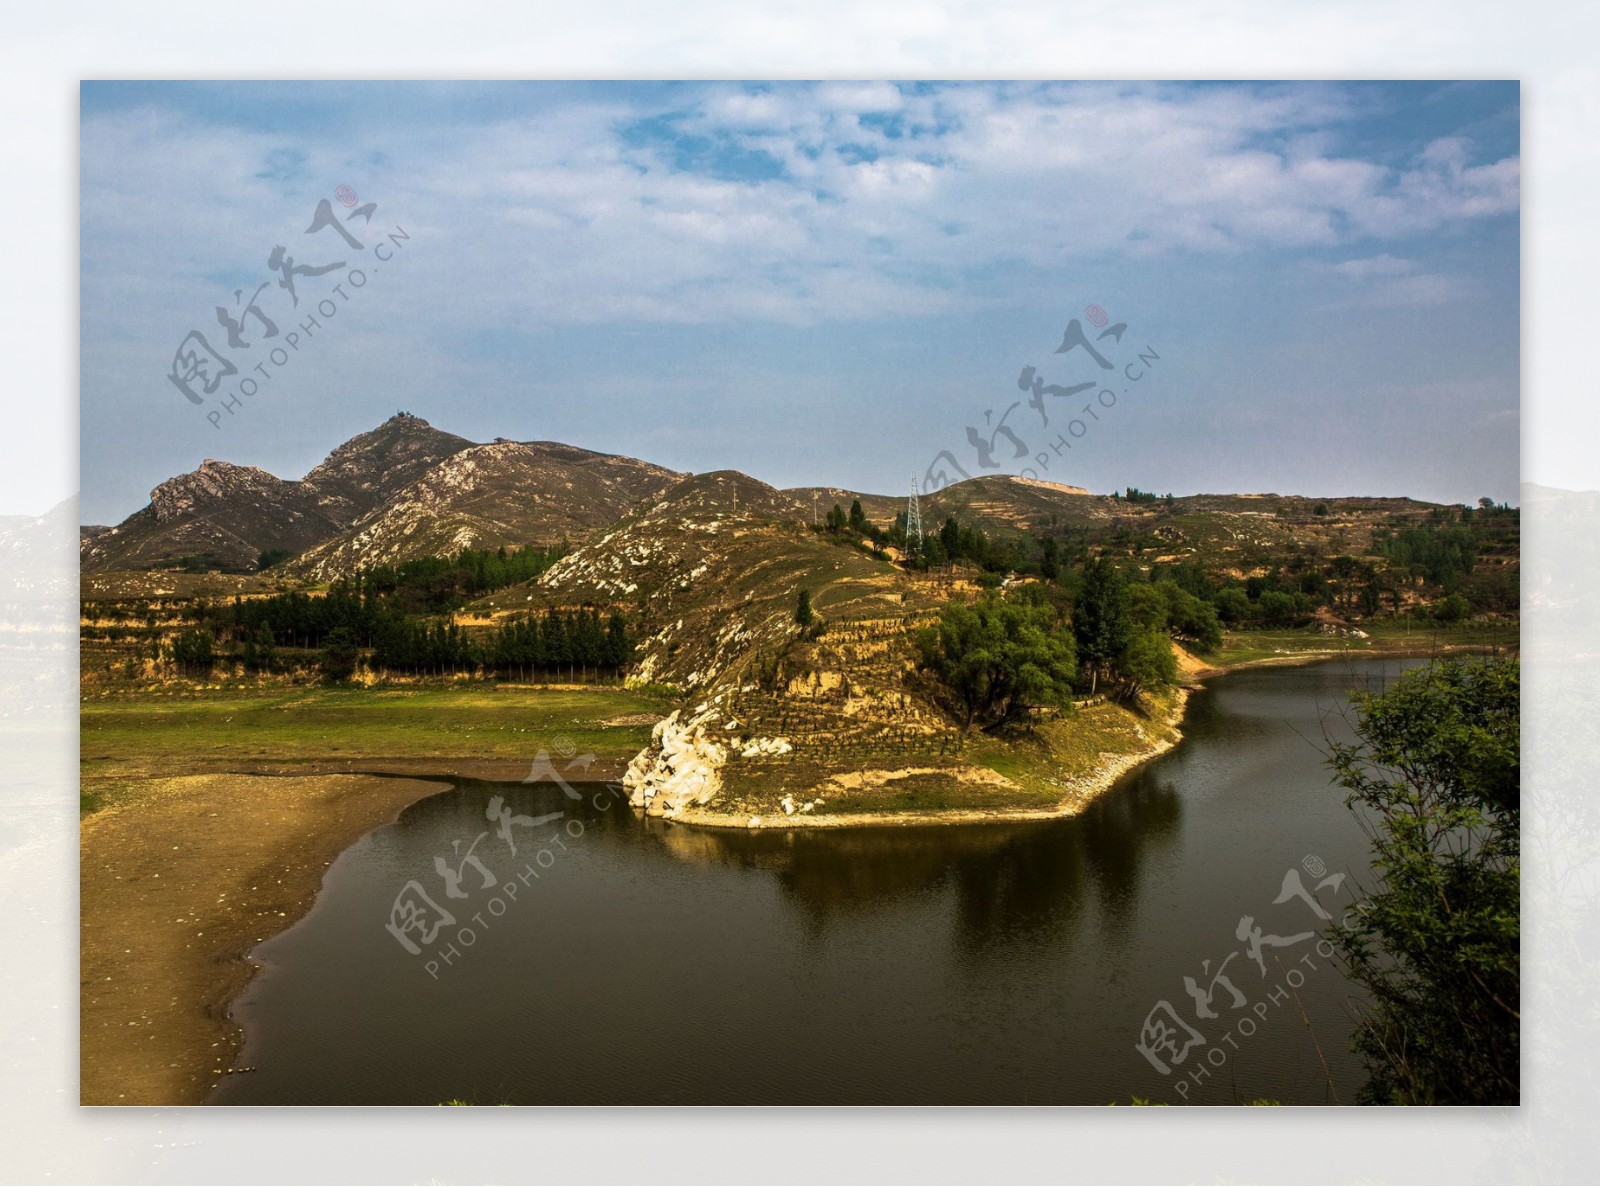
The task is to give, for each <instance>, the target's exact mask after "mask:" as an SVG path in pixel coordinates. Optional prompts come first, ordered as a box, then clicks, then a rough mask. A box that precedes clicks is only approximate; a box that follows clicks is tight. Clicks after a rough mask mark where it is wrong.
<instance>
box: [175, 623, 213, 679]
mask: <svg viewBox="0 0 1600 1187" xmlns="http://www.w3.org/2000/svg"><path fill="white" fill-rule="evenodd" d="M167 655H168V658H170V659H171V660H172V662H173V663H175V664H177V665H178V667H179V668H180V669H181V670H182V671H184V672H186V673H189V674H191V675H197V676H204V675H207V674H208V673H209V672H210V671H211V667H212V665H213V664H215V663H216V658H217V657H216V651H215V649H214V648H213V647H212V645H211V632H210V631H208V630H199V631H184V632H183V633H182V634H179V635H176V636H174V638H173V640H172V642H171V643H170V644H169V645H168V647H167Z"/></svg>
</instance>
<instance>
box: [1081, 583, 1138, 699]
mask: <svg viewBox="0 0 1600 1187" xmlns="http://www.w3.org/2000/svg"><path fill="white" fill-rule="evenodd" d="M1072 630H1073V634H1074V635H1075V636H1076V639H1077V644H1078V661H1079V662H1080V663H1081V664H1083V666H1084V668H1085V670H1086V671H1087V672H1088V673H1089V691H1090V692H1094V691H1095V690H1096V689H1097V688H1098V687H1099V684H1100V677H1101V676H1102V675H1105V674H1106V673H1108V672H1109V671H1110V670H1111V667H1112V665H1113V664H1114V663H1115V662H1116V661H1117V658H1118V657H1119V656H1121V655H1122V653H1123V651H1124V650H1126V648H1127V646H1128V644H1129V643H1131V642H1132V641H1133V625H1132V623H1131V622H1130V621H1129V604H1128V586H1127V583H1126V582H1125V581H1124V580H1123V579H1122V574H1121V573H1120V572H1119V571H1118V570H1117V567H1116V566H1115V565H1114V564H1112V563H1111V560H1110V558H1108V557H1103V556H1102V557H1100V558H1098V559H1096V560H1092V561H1090V562H1089V564H1088V566H1087V567H1086V568H1085V569H1084V573H1083V587H1082V589H1080V590H1079V593H1078V600H1077V604H1076V605H1074V606H1073V608H1072Z"/></svg>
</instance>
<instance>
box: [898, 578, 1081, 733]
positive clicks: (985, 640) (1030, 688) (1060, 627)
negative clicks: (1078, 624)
mask: <svg viewBox="0 0 1600 1187" xmlns="http://www.w3.org/2000/svg"><path fill="white" fill-rule="evenodd" d="M917 644H918V649H919V651H920V652H921V657H922V666H923V667H924V668H925V669H926V670H928V671H930V672H932V673H933V674H934V675H935V676H937V677H938V679H939V680H940V682H941V683H943V684H944V685H945V687H946V688H948V689H949V690H950V692H951V694H952V695H953V697H954V699H955V701H956V703H957V705H958V706H959V708H960V710H961V711H962V712H963V713H964V715H965V718H966V725H967V728H968V729H970V728H972V726H973V725H975V724H976V725H980V726H982V727H983V728H984V729H986V730H990V731H994V730H998V729H1000V728H1001V727H1002V726H1005V725H1007V724H1008V723H1010V722H1014V721H1017V720H1019V719H1021V718H1022V717H1024V716H1026V714H1027V711H1028V710H1029V709H1030V708H1033V707H1035V706H1052V707H1061V706H1065V705H1067V704H1069V703H1070V698H1071V695H1072V678H1073V676H1074V674H1075V673H1076V671H1077V657H1076V656H1075V654H1074V648H1073V641H1072V633H1071V631H1069V630H1068V629H1067V627H1066V626H1065V624H1063V623H1062V622H1061V620H1060V618H1059V616H1058V615H1057V613H1056V611H1055V609H1054V608H1053V607H1051V606H1050V605H1048V604H1047V603H1040V602H1029V603H1021V602H1008V601H1003V600H1002V599H1000V598H998V597H995V596H992V595H991V596H987V597H985V598H984V599H983V600H982V601H980V602H978V603H977V604H976V605H972V606H960V605H953V606H946V607H945V609H944V611H943V612H942V613H941V615H940V617H939V622H938V625H936V626H931V627H927V628H925V629H924V630H923V631H922V632H921V633H920V634H919V636H918V639H917Z"/></svg>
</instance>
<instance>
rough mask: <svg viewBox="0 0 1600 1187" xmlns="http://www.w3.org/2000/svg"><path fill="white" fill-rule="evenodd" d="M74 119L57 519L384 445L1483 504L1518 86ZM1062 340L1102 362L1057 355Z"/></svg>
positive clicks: (885, 88)
mask: <svg viewBox="0 0 1600 1187" xmlns="http://www.w3.org/2000/svg"><path fill="white" fill-rule="evenodd" d="M81 110H82V115H81V119H82V158H81V159H82V164H81V168H82V204H81V217H82V228H81V230H82V234H81V261H82V265H81V266H82V275H81V311H82V325H81V367H82V374H81V380H82V387H81V390H82V411H81V422H80V423H81V439H82V457H81V481H82V497H83V501H82V515H83V518H84V521H85V522H116V521H118V520H120V519H121V518H123V517H124V516H125V515H127V514H129V513H130V512H132V511H134V510H136V509H137V508H138V507H140V506H141V505H143V503H144V502H145V501H146V500H147V498H148V494H149V490H150V488H151V487H152V486H153V485H155V484H156V483H157V482H159V481H161V480H162V479H164V478H166V477H168V476H170V475H172V474H174V473H178V472H180V471H184V470H188V469H192V468H194V467H195V466H196V465H198V464H199V463H200V461H201V460H202V459H204V458H207V457H216V458H223V459H226V460H229V461H235V462H240V463H248V464H253V465H259V466H262V467H264V468H266V469H268V470H271V471H272V472H274V473H276V474H279V475H281V476H283V477H299V476H300V475H301V474H303V473H304V472H305V471H306V470H307V469H309V468H310V467H311V466H312V465H314V464H315V463H316V462H317V461H318V460H320V459H321V457H322V456H323V455H324V454H325V453H326V452H327V451H328V450H329V449H330V448H331V447H332V446H334V445H335V444H337V443H338V442H340V441H342V440H344V439H346V438H347V437H350V436H352V435H354V434H355V433H358V432H361V431H363V430H365V429H369V428H371V427H373V426H374V425H375V424H377V423H378V422H380V421H382V420H383V419H385V418H386V417H388V416H390V415H391V414H393V413H394V412H395V411H397V410H400V409H404V410H406V411H410V412H413V413H415V414H417V415H419V416H422V417H425V418H426V419H427V420H429V421H431V422H433V423H434V424H435V425H438V426H439V427H441V428H445V429H449V430H451V431H453V432H456V433H459V434H461V435H463V436H467V437H471V438H473V439H476V440H491V439H493V438H495V437H497V436H502V437H510V438H515V439H519V440H529V439H555V440H562V441H568V442H571V443H573V444H577V445H583V446H586V447H589V448H593V449H600V450H606V451H610V452H619V453H627V454H632V455H635V456H639V457H643V458H647V459H650V460H652V461H656V462H660V463H662V464H664V465H668V466H672V467H674V468H677V469H683V470H709V469H718V468H724V467H733V468H738V469H741V470H744V471H746V472H748V473H751V474H753V475H755V476H756V477H758V478H761V479H763V480H765V481H768V482H771V483H774V484H776V485H780V486H783V485H798V484H803V483H827V484H832V485H838V486H846V487H853V488H857V489H867V490H877V491H889V492H899V491H901V490H903V489H905V488H906V487H907V486H908V485H909V484H910V481H911V478H912V476H913V475H918V476H925V475H927V473H928V471H929V468H930V465H934V466H935V468H936V469H939V468H942V470H943V472H944V473H946V474H947V475H953V473H954V468H955V467H960V469H961V471H962V472H966V473H971V474H977V473H980V472H984V470H985V466H984V463H985V461H987V462H989V463H990V464H991V466H992V469H991V470H990V471H989V472H994V470H997V469H1005V470H1009V471H1011V472H1033V473H1037V474H1038V475H1039V476H1040V477H1044V478H1049V479H1053V480H1057V481H1063V482H1069V483H1073V484H1076V485H1081V486H1087V487H1089V488H1090V489H1092V490H1096V491H1110V490H1112V489H1115V488H1120V487H1122V486H1126V485H1130V484H1131V485H1134V486H1139V487H1142V488H1145V489H1153V490H1157V491H1160V492H1165V491H1169V490H1170V491H1173V492H1175V493H1180V494H1182V493H1193V492H1200V491H1279V492H1294V493H1304V494H1317V495H1338V494H1395V495H1398V494H1406V495H1413V496H1417V497H1421V498H1428V499H1438V500H1446V501H1470V500H1474V499H1476V498H1478V497H1479V496H1481V495H1489V496H1492V497H1494V498H1496V499H1511V500H1515V499H1516V484H1517V478H1518V473H1517V467H1518V419H1517V410H1518V320H1519V312H1520V310H1519V287H1518V275H1519V253H1518V237H1519V214H1518V208H1519V191H1518V186H1519V172H1520V168H1519V151H1520V148H1519V110H1518V88H1517V85H1516V84H1515V83H1418V84H1392V83H1377V84H1322V83H1316V84H1307V83H1292V84H1281V85H1274V84H1254V85H1158V84H1111V83H1088V84H1041V83H1026V84H1019V83H996V84H987V83H961V84H907V83H899V84H845V83H824V84H817V85H806V84H762V85H739V84H718V83H686V84H656V83H651V84H638V83H631V84H615V85H610V84H608V85H593V84H581V85H580V84H547V83H539V84H527V85H516V84H495V83H471V84H443V83H421V84H404V85H398V84H396V85H391V84H383V83H352V84H315V83H286V84H271V83H210V84H167V83H130V84H122V83H87V84H85V85H84V87H83V90H82V108H81ZM341 187H343V188H341ZM321 203H326V211H327V212H328V214H330V215H331V216H332V219H333V221H335V222H336V223H337V226H335V225H331V224H330V222H329V219H327V218H323V219H319V218H317V216H316V212H317V211H318V209H319V204H321ZM324 224H328V225H324ZM308 227H309V228H312V229H311V230H310V231H309V232H308ZM347 236H348V238H346V237H347ZM277 248H282V249H283V252H282V253H280V254H286V255H287V256H288V257H291V259H289V260H280V261H279V262H278V265H276V270H275V266H274V265H272V264H269V257H272V256H273V255H274V249H277ZM341 264H342V265H343V266H342V267H335V268H332V270H330V271H328V272H325V273H322V274H320V275H318V274H314V273H315V272H316V270H318V269H321V268H327V267H330V266H331V265H341ZM285 268H289V269H308V270H310V271H293V272H291V278H292V281H293V285H294V295H293V297H291V295H290V292H289V290H288V289H287V288H285V287H283V285H282V284H281V283H280V282H281V281H282V279H283V269H285ZM358 281H359V284H358V283H357V282H358ZM262 286H265V287H262ZM335 286H338V287H337V288H336V287H335ZM253 294H259V295H258V296H257V297H256V307H257V308H258V309H259V310H260V312H261V314H263V315H264V318H263V317H257V316H254V315H250V314H246V313H245V312H244V311H245V307H246V306H247V304H248V303H249V300H250V298H251V296H252V295H253ZM296 299H297V301H298V304H296ZM324 302H327V304H323V303H324ZM219 307H220V308H222V309H223V310H225V311H226V312H227V314H228V316H229V317H231V318H233V319H234V320H235V321H237V322H238V323H239V328H238V330H237V337H238V341H239V343H240V344H241V345H232V344H230V343H229V329H228V328H227V327H226V326H225V325H224V324H223V323H222V321H221V320H219V316H218V312H217V310H218V309H219ZM319 308H320V309H321V310H322V312H320V313H319V312H318V309H319ZM329 309H332V310H333V311H334V312H333V313H332V314H328V313H327V312H326V311H327V310H329ZM1074 320H1077V321H1078V323H1079V326H1080V328H1081V329H1082V330H1083V331H1084V332H1085V335H1086V337H1087V340H1088V342H1089V344H1090V345H1092V346H1094V347H1095V349H1096V350H1097V351H1098V352H1099V354H1100V357H1101V359H1103V360H1104V364H1105V365H1102V363H1101V362H1099V361H1097V360H1096V359H1095V358H1094V357H1092V356H1091V354H1090V352H1089V351H1088V350H1086V349H1083V348H1073V349H1070V350H1067V351H1065V352H1064V353H1057V347H1058V346H1059V345H1061V344H1062V343H1063V335H1064V333H1065V331H1066V330H1067V328H1068V326H1069V325H1070V323H1072V322H1073V321H1074ZM1101 321H1103V322H1104V326H1105V328H1104V330H1102V329H1101V328H1100V327H1099V325H1098V324H1097V323H1099V322H1101ZM266 322H271V324H272V326H273V327H274V328H276V330H277V334H276V335H275V336H273V335H269V334H267V332H266V325H265V323H266ZM1117 326H1123V327H1125V328H1124V329H1122V330H1121V331H1116V327H1117ZM191 331H198V332H199V333H200V334H202V335H204V337H205V339H206V343H207V345H208V347H209V348H210V351H211V354H212V356H213V359H212V361H211V363H210V368H211V369H210V371H209V372H208V373H209V374H211V375H214V376H216V377H217V378H218V380H219V382H218V383H217V386H216V389H215V390H214V391H212V392H210V393H207V392H206V391H205V390H204V388H205V379H204V378H196V379H193V380H191V381H190V387H191V389H192V390H194V391H195V392H196V393H197V395H199V397H200V398H201V399H202V401H203V402H202V403H201V404H199V405H196V404H193V403H191V402H190V401H189V400H188V399H187V398H185V396H184V395H183V393H182V392H180V390H179V389H178V387H177V386H176V385H175V384H174V382H173V380H172V379H171V378H170V373H171V372H172V370H173V368H174V359H175V355H176V354H177V352H178V350H179V348H180V345H181V344H183V343H184V342H185V340H186V337H187V336H188V335H189V334H190V333H191ZM1102 334H1106V335H1107V336H1105V337H1102V336H1101V335H1102ZM291 336H294V340H293V341H291ZM188 341H189V342H190V344H191V346H193V344H194V342H195V340H194V339H189V340H188ZM274 351H277V352H278V353H279V354H281V355H282V356H283V358H285V359H287V362H285V363H282V364H280V363H278V362H277V361H275V356H274V355H273V352H274ZM1141 354H1143V355H1145V356H1147V357H1146V360H1145V361H1144V362H1142V363H1141V362H1140V361H1139V356H1140V355H1141ZM218 357H220V359H225V360H227V361H226V363H222V362H219V361H216V359H217V358H218ZM226 366H232V367H234V373H233V374H231V375H222V374H221V372H222V371H223V370H225V368H226ZM1025 367H1033V368H1035V371H1034V373H1033V374H1034V376H1035V377H1036V379H1037V381H1038V385H1039V390H1038V391H1037V392H1035V391H1033V390H1031V389H1028V390H1025V389H1024V388H1023V387H1021V386H1019V380H1021V379H1022V372H1023V368H1025ZM246 380H249V381H250V382H249V384H248V385H246V384H245V381H246ZM1086 384H1087V385H1089V386H1087V387H1082V390H1081V391H1078V390H1076V389H1079V388H1080V387H1081V386H1082V385H1086ZM241 385H244V386H243V392H241ZM252 386H253V388H254V394H253V395H251V394H245V393H248V392H249V390H250V387H252ZM1052 389H1059V391H1060V392H1063V393H1065V392H1070V393H1071V394H1070V395H1069V394H1058V393H1057V391H1055V390H1052ZM234 396H237V399H238V406H237V408H236V409H235V410H233V411H229V410H228V406H227V403H226V402H227V401H228V400H229V398H230V397H234ZM1086 407H1087V409H1088V410H1087V411H1085V408H1086ZM213 420H215V422H216V423H213ZM1069 445H1070V448H1066V446H1069ZM1019 450H1021V451H1022V452H1021V454H1020V456H1019V452H1018V451H1019ZM941 455H943V459H942V460H938V461H936V459H940V458H941Z"/></svg>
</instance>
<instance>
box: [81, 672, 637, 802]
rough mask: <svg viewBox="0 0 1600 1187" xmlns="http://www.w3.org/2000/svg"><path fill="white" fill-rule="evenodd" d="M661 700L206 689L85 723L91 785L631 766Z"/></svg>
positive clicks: (482, 689) (89, 711) (556, 692)
mask: <svg viewBox="0 0 1600 1187" xmlns="http://www.w3.org/2000/svg"><path fill="white" fill-rule="evenodd" d="M667 711H668V706H667V705H666V704H665V702H663V701H662V700H661V699H659V698H657V697H653V696H648V695H644V694H641V693H638V692H634V691H630V690H627V689H622V688H618V687H615V686H600V687H594V688H529V687H525V686H522V687H518V686H511V687H507V686H497V685H484V684H474V685H470V686H466V687H448V686H431V687H430V686H419V687H415V688H399V689H394V688H374V689H361V688H331V687H329V688H323V687H309V688H287V689H273V690H247V689H239V690H223V691H217V690H214V689H208V690H205V691H203V692H198V693H171V692H140V693H130V694H127V695H125V696H120V697H115V698H109V699H106V700H100V701H88V702H85V703H84V704H83V706H82V709H81V712H80V719H79V720H80V728H81V737H80V743H79V754H80V758H81V768H82V773H83V775H84V777H85V778H86V779H89V778H94V777H97V776H150V775H182V774H192V773H197V772H202V771H216V770H222V769H226V768H227V767H228V766H229V765H230V764H239V763H276V762H285V763H293V762H308V761H319V760H329V759H334V760H347V759H353V760H362V759H422V758H452V759H485V760H527V761H530V762H531V761H532V759H533V756H534V755H535V754H536V753H537V752H538V751H539V750H540V749H541V748H542V749H545V750H549V751H551V752H552V753H555V752H556V750H557V746H558V743H557V741H556V740H557V739H558V738H561V739H563V740H564V742H570V743H571V745H572V747H573V748H574V750H575V751H576V752H577V753H583V752H585V751H593V752H594V753H595V754H596V755H597V756H599V757H602V758H611V759H616V758H624V759H625V758H631V757H632V756H633V755H634V754H635V753H637V752H638V751H639V750H640V749H641V748H642V747H643V746H644V745H645V744H646V743H647V742H648V741H649V740H650V725H649V724H645V723H644V722H642V721H637V722H635V723H633V724H613V725H607V724H605V723H606V722H607V721H609V720H612V719H615V718H629V717H634V718H637V717H639V716H640V715H650V716H652V717H654V716H660V715H662V714H664V713H666V712H667Z"/></svg>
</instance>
